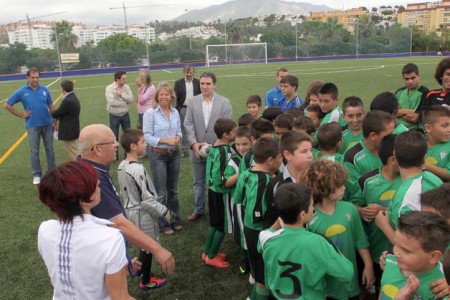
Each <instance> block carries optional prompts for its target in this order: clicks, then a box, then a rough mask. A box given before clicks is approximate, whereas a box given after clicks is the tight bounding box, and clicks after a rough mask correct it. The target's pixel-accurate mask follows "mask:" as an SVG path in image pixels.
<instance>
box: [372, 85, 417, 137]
mask: <svg viewBox="0 0 450 300" xmlns="http://www.w3.org/2000/svg"><path fill="white" fill-rule="evenodd" d="M398 108H399V106H398V100H397V98H395V95H394V94H392V93H391V92H384V93H380V94H378V95H376V96H375V98H373V100H372V102H371V103H370V110H381V111H385V112H387V113H388V114H391V115H392V116H393V117H395V118H396V126H395V128H394V132H393V133H394V134H400V133H402V132H405V131H408V130H409V129H408V128H407V127H406V126H405V125H403V124H402V123H400V122H398V119H397V117H398Z"/></svg>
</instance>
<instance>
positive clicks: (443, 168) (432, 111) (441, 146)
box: [422, 105, 450, 182]
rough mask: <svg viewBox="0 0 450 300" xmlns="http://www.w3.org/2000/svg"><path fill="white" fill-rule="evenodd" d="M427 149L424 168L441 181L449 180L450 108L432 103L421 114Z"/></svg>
mask: <svg viewBox="0 0 450 300" xmlns="http://www.w3.org/2000/svg"><path fill="white" fill-rule="evenodd" d="M422 122H423V124H424V130H425V132H426V134H427V142H428V151H427V155H426V158H425V170H427V171H429V172H431V173H433V174H434V175H436V176H438V177H439V178H441V179H442V180H443V181H447V182H448V181H450V109H448V107H444V106H440V105H433V106H430V107H429V108H427V109H426V110H425V111H424V112H423V115H422Z"/></svg>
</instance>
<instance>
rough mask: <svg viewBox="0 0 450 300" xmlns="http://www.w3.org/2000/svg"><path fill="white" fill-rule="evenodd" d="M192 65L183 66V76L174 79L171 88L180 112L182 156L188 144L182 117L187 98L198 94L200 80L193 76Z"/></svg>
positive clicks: (184, 114)
mask: <svg viewBox="0 0 450 300" xmlns="http://www.w3.org/2000/svg"><path fill="white" fill-rule="evenodd" d="M194 72H195V69H194V66H192V65H191V64H187V65H184V66H183V74H184V78H181V79H180V80H177V81H175V86H174V88H173V90H174V91H175V96H176V97H177V110H178V113H179V114H180V121H181V132H182V134H183V142H182V147H183V152H182V156H183V157H186V156H187V149H189V145H188V143H187V140H186V131H185V130H184V124H183V123H184V117H185V116H186V109H187V104H188V103H189V100H190V99H192V98H194V96H196V95H198V94H200V81H199V80H198V79H197V78H194Z"/></svg>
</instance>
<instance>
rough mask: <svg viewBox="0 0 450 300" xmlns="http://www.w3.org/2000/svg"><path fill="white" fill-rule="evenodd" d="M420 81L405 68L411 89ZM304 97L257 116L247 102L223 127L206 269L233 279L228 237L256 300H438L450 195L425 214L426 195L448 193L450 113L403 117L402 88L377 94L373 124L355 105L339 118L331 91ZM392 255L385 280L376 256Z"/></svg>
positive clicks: (408, 112)
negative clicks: (224, 246)
mask: <svg viewBox="0 0 450 300" xmlns="http://www.w3.org/2000/svg"><path fill="white" fill-rule="evenodd" d="M411 73H413V74H411ZM414 74H415V75H417V76H418V69H417V67H415V68H414V67H411V64H408V65H407V66H405V68H404V69H403V76H404V77H407V78H408V80H406V79H405V83H410V81H411V80H410V79H409V78H410V77H414V76H413V75H414ZM281 82H283V80H282V81H281ZM288 82H289V81H288ZM297 84H298V83H297ZM420 87H421V86H420V82H416V86H411V85H410V84H409V85H407V86H406V89H410V90H411V91H413V92H415V91H416V90H417V89H420ZM295 90H296V89H295ZM309 92H310V94H313V93H316V95H315V96H317V97H310V99H311V101H310V102H309V103H308V104H307V105H303V106H302V107H301V108H296V107H294V108H292V107H291V108H287V109H286V110H285V111H284V112H283V110H281V109H280V108H279V107H268V108H265V109H264V111H263V112H262V115H261V116H260V115H259V112H260V109H261V106H262V104H261V98H260V97H259V96H257V95H252V96H250V97H249V98H248V100H247V108H248V113H247V114H244V115H242V116H241V117H240V118H239V120H238V124H235V123H234V122H233V121H231V120H224V119H220V120H218V121H217V123H216V126H215V128H214V129H215V132H216V134H217V136H218V140H217V142H216V144H215V145H213V147H212V148H211V152H210V154H209V157H208V167H207V178H208V180H207V183H208V189H209V194H208V196H209V213H210V227H209V229H208V237H207V241H206V245H205V249H204V251H203V254H202V259H203V260H204V261H205V263H206V264H207V265H210V266H212V267H217V268H228V267H229V265H230V264H229V262H228V261H227V259H226V255H225V254H223V253H219V248H220V244H221V242H222V240H223V237H224V235H225V233H227V232H228V233H233V235H234V237H235V238H236V241H237V243H238V245H239V246H240V247H241V249H242V263H241V264H240V270H241V272H242V273H245V272H246V271H247V270H248V269H249V268H250V272H251V275H250V277H251V281H252V282H253V281H254V282H255V283H254V284H253V289H252V292H251V295H250V297H249V299H252V300H255V299H271V298H276V299H360V298H364V297H365V296H363V295H369V294H373V295H372V297H375V295H374V294H376V293H377V294H379V295H380V299H434V298H433V297H434V296H432V293H433V292H432V290H431V289H430V288H429V284H432V283H433V286H434V285H436V286H438V291H439V292H440V293H441V295H443V294H445V292H447V289H448V286H447V283H446V281H445V280H443V278H444V273H443V271H442V265H441V262H440V260H441V259H442V257H444V254H445V252H446V248H447V245H448V244H449V242H450V235H449V234H450V227H449V224H448V222H447V221H448V220H445V219H443V218H441V217H439V215H443V216H444V217H446V216H447V214H448V211H449V205H450V195H445V196H442V197H441V198H443V199H441V201H442V202H444V203H446V204H443V203H439V204H438V205H437V206H435V207H436V208H433V209H431V208H428V209H425V208H424V205H423V204H421V194H422V193H424V194H423V195H426V192H427V191H435V190H438V189H446V190H447V191H448V189H449V186H448V184H447V185H443V181H449V179H450V178H449V176H450V160H449V155H448V154H449V152H450V142H449V140H450V110H449V109H448V108H447V107H444V106H431V107H429V108H427V109H426V110H425V111H424V112H423V114H422V115H421V116H420V118H417V116H416V114H417V113H416V112H415V111H416V108H417V107H411V108H400V106H399V101H398V99H397V97H400V98H401V99H404V98H405V97H406V96H407V95H406V96H405V95H403V96H402V95H400V94H401V93H403V92H404V89H401V90H399V91H397V96H396V95H395V94H393V93H388V92H386V93H381V94H379V95H377V96H376V97H375V98H374V100H373V101H372V103H371V105H370V111H369V112H367V113H366V111H365V109H364V104H363V102H362V101H361V99H360V98H358V97H355V96H352V97H348V98H346V99H345V100H344V101H343V103H342V110H341V108H340V107H339V105H338V102H339V98H338V89H337V87H336V85H334V84H333V83H322V84H321V85H318V86H317V85H316V86H314V90H312V91H309ZM314 98H316V99H315V101H313V100H312V99H314ZM313 102H316V103H313ZM406 116H408V117H407V118H405V117H406ZM400 118H405V119H406V120H405V119H403V122H400V121H399V120H400ZM407 120H409V121H407ZM408 122H409V123H411V124H416V123H419V125H417V126H412V125H409V126H407V125H408ZM405 124H406V125H405ZM420 130H423V132H424V133H425V134H423V133H422V132H421V131H420ZM422 198H423V197H422ZM341 200H342V201H341ZM421 210H432V211H433V213H434V214H430V213H426V212H420V211H421ZM444 211H446V212H444ZM436 214H437V215H436ZM392 250H393V254H388V255H387V257H386V256H385V255H384V256H383V261H385V265H386V266H385V271H384V272H383V270H382V267H383V266H382V265H380V256H382V255H383V253H384V252H385V251H392ZM449 260H450V259H449ZM444 265H445V266H446V267H449V264H448V263H447V264H445V261H444ZM442 280H443V281H442ZM364 289H366V291H364Z"/></svg>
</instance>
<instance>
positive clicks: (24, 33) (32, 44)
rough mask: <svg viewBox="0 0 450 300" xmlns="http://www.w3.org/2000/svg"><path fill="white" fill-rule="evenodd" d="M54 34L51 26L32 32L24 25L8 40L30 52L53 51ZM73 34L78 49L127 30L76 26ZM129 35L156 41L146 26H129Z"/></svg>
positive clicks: (34, 26) (149, 28)
mask: <svg viewBox="0 0 450 300" xmlns="http://www.w3.org/2000/svg"><path fill="white" fill-rule="evenodd" d="M53 32H54V29H53V27H51V26H50V25H33V26H32V28H31V31H30V30H29V28H28V26H26V25H24V26H22V27H19V28H17V29H16V30H14V31H9V32H8V38H9V43H10V44H14V43H16V42H18V43H23V44H25V45H26V46H27V49H28V50H29V49H31V48H41V49H53V48H54V45H53V43H52V42H51V35H52V34H53ZM72 32H73V33H74V34H75V35H76V36H77V37H78V43H77V45H76V47H80V46H84V45H86V43H88V42H93V43H94V45H97V44H98V42H100V41H101V40H104V39H105V38H107V37H109V36H111V35H113V34H117V33H125V29H124V28H123V26H117V25H112V26H84V25H75V26H73V27H72ZM30 33H31V39H30ZM128 34H129V35H131V36H134V37H136V38H138V39H140V40H143V41H145V40H147V41H148V42H153V41H155V39H156V35H155V28H153V27H148V26H145V25H130V26H128Z"/></svg>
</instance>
